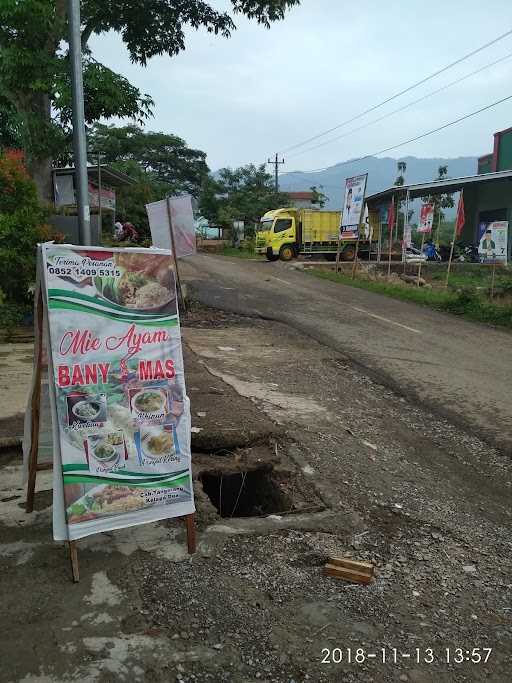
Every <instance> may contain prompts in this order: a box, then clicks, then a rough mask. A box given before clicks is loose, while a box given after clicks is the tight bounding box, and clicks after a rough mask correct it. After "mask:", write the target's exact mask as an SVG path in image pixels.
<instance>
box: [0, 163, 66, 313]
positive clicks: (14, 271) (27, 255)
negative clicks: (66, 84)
mask: <svg viewBox="0 0 512 683" xmlns="http://www.w3.org/2000/svg"><path fill="white" fill-rule="evenodd" d="M0 187H1V188H2V191H1V192H0V308H1V311H0V317H1V319H2V323H3V324H4V325H5V322H4V320H7V321H9V320H12V315H11V313H12V312H16V313H18V312H24V311H25V310H26V309H27V307H29V306H30V302H31V299H32V295H31V293H30V292H29V286H30V285H33V284H34V280H35V274H36V250H37V243H38V242H43V241H46V240H48V239H51V238H52V236H54V235H53V233H52V230H51V229H50V228H49V226H48V225H46V224H45V223H46V209H45V208H44V207H43V206H42V205H41V204H40V202H39V200H38V197H37V191H36V187H35V184H34V182H33V181H32V179H31V178H30V176H29V175H28V173H27V170H26V168H25V165H24V161H23V154H22V153H21V152H18V151H17V152H14V151H9V152H4V153H0Z"/></svg>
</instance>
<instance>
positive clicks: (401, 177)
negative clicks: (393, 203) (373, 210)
mask: <svg viewBox="0 0 512 683" xmlns="http://www.w3.org/2000/svg"><path fill="white" fill-rule="evenodd" d="M396 168H397V174H398V175H397V177H396V178H395V183H394V184H395V186H396V187H402V185H403V184H404V183H405V172H406V170H407V163H406V162H405V161H398V162H397V164H396ZM403 204H404V200H403V199H398V201H397V207H396V215H397V221H398V223H397V231H398V230H400V229H403V228H404V216H403V213H402V206H403ZM411 215H412V211H409V216H408V218H407V220H410V217H411Z"/></svg>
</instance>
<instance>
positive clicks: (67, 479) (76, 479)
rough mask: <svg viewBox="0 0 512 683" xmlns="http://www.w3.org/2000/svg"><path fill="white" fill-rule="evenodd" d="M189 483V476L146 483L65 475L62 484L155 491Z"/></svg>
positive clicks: (81, 475)
mask: <svg viewBox="0 0 512 683" xmlns="http://www.w3.org/2000/svg"><path fill="white" fill-rule="evenodd" d="M189 481H190V475H188V474H187V475H185V476H184V477H179V478H177V479H163V480H159V481H149V482H147V483H144V482H141V481H137V482H134V481H126V480H121V481H120V480H119V479H110V478H109V477H94V476H89V477H88V476H87V475H83V474H65V475H64V483H65V484H104V485H107V484H108V485H110V486H112V485H113V486H128V487H129V488H141V489H157V488H166V489H172V488H176V487H177V486H181V485H182V484H184V483H186V482H189Z"/></svg>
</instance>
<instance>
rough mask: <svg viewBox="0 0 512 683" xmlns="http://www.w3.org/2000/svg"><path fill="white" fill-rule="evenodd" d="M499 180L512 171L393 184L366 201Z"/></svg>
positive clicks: (448, 189)
mask: <svg viewBox="0 0 512 683" xmlns="http://www.w3.org/2000/svg"><path fill="white" fill-rule="evenodd" d="M499 180H512V170H511V171H496V172H495V173H481V174H480V175H470V176H464V177H462V178H448V179H446V180H433V181H431V182H429V183H415V184H411V185H401V186H399V187H397V186H393V187H389V188H387V189H386V190H382V191H381V192H376V193H375V194H372V195H369V196H368V197H366V201H367V202H368V203H370V204H372V203H376V202H378V201H379V200H381V199H382V200H385V199H387V198H391V196H392V195H393V194H405V193H406V192H407V191H409V196H410V197H411V198H412V199H414V198H415V197H421V196H423V195H425V194H444V193H445V192H458V191H459V190H462V189H463V188H464V187H465V186H466V185H471V184H475V183H489V182H492V181H499Z"/></svg>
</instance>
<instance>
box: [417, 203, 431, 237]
mask: <svg viewBox="0 0 512 683" xmlns="http://www.w3.org/2000/svg"><path fill="white" fill-rule="evenodd" d="M433 224H434V205H433V204H422V205H421V209H420V221H419V223H418V232H432V226H433Z"/></svg>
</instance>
